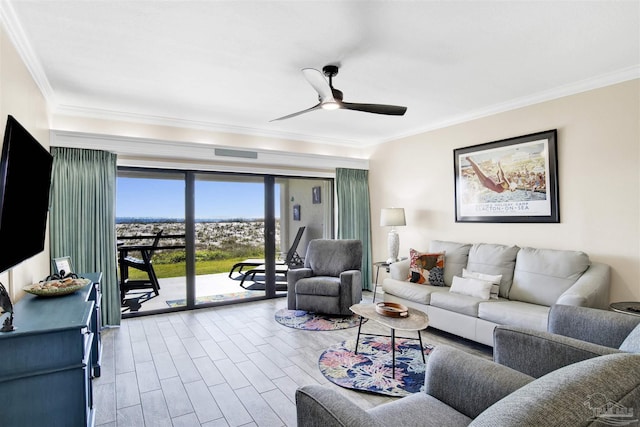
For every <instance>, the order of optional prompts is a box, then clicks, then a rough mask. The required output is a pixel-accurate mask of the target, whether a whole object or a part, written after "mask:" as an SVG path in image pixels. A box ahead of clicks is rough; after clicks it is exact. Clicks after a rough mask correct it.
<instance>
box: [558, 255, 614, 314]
mask: <svg viewBox="0 0 640 427" xmlns="http://www.w3.org/2000/svg"><path fill="white" fill-rule="evenodd" d="M610 270H611V267H609V266H608V265H607V264H603V263H600V262H591V265H590V266H589V268H588V269H587V271H585V272H584V273H583V274H582V276H580V278H579V279H578V280H576V282H575V283H574V284H573V285H572V286H571V287H570V288H569V289H567V290H566V291H564V292H563V293H562V295H560V297H559V298H558V300H557V301H556V304H564V305H576V306H580V307H593V308H601V309H606V308H607V306H608V305H609V287H610V282H611V277H610V276H611V272H610Z"/></svg>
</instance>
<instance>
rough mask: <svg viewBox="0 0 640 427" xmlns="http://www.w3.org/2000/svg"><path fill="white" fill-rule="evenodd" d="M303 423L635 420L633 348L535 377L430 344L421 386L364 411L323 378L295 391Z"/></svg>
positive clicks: (315, 426) (510, 424)
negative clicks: (421, 388)
mask: <svg viewBox="0 0 640 427" xmlns="http://www.w3.org/2000/svg"><path fill="white" fill-rule="evenodd" d="M296 409H297V418H298V425H299V426H304V427H346V426H348V427H378V426H379V427H383V426H384V427H386V426H396V427H405V426H407V427H429V426H433V427H454V426H456V427H457V426H460V427H463V426H481V427H496V426H500V427H539V426H563V427H565V426H566V427H569V426H571V427H573V426H594V427H596V426H603V425H636V424H637V423H638V418H639V415H640V355H637V354H629V353H619V354H609V355H606V356H599V357H594V358H592V359H588V360H583V361H582V362H578V363H575V364H572V365H569V366H565V367H563V368H560V369H558V370H556V371H554V372H551V373H549V374H547V375H544V376H542V377H541V378H538V379H535V378H533V377H530V376H528V375H525V374H523V373H521V372H518V371H516V370H513V369H511V368H507V367H506V366H502V365H500V364H497V363H494V362H491V361H489V360H486V359H483V358H480V357H478V356H474V355H471V354H468V353H465V352H463V351H462V350H458V349H455V348H453V347H449V346H446V345H444V344H440V345H437V346H436V347H435V349H434V350H433V351H432V352H431V354H429V358H428V360H427V370H426V372H425V389H424V391H420V392H417V393H414V394H412V395H410V396H406V397H403V398H400V399H397V400H394V401H392V402H389V403H384V404H382V405H379V406H376V407H374V408H371V409H367V410H364V409H362V408H360V407H359V406H358V405H357V404H356V403H354V402H353V401H351V400H350V399H348V398H346V397H345V396H344V395H343V394H342V393H339V392H338V391H337V390H335V386H332V385H329V386H326V385H317V384H314V385H305V386H302V387H300V388H298V389H297V390H296Z"/></svg>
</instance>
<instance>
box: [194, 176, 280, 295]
mask: <svg viewBox="0 0 640 427" xmlns="http://www.w3.org/2000/svg"><path fill="white" fill-rule="evenodd" d="M265 194H266V184H265V179H264V178H263V177H260V176H244V175H232V174H229V175H222V174H212V173H196V174H195V175H194V218H195V222H194V234H195V239H194V243H195V248H194V249H195V253H196V257H195V295H196V299H195V304H206V303H211V302H220V301H229V300H238V299H245V298H255V297H264V296H265V291H266V283H267V280H266V263H267V259H266V255H265V254H266V252H267V251H266V243H267V242H266V240H265V236H266V235H267V228H268V227H269V228H272V227H274V225H275V234H276V235H277V234H278V227H277V225H276V224H267V222H266V218H267V217H268V215H267V212H266V209H265V200H266V199H265ZM271 216H273V214H272V215H271ZM220 273H228V275H227V277H226V279H230V280H220V279H221V278H220V277H219V274H220Z"/></svg>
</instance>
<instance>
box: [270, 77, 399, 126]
mask: <svg viewBox="0 0 640 427" xmlns="http://www.w3.org/2000/svg"><path fill="white" fill-rule="evenodd" d="M302 74H303V75H304V77H305V78H306V79H307V81H308V82H309V84H310V85H311V86H312V87H313V88H314V89H315V91H316V92H318V100H319V101H320V102H319V103H318V104H316V105H314V106H313V107H311V108H307V109H306V110H302V111H298V112H296V113H293V114H288V115H286V116H283V117H279V118H277V119H273V120H271V121H272V122H274V121H277V120H284V119H290V118H292V117H295V116H299V115H300V114H304V113H308V112H309V111H313V110H317V109H323V110H354V111H362V112H365V113H374V114H384V115H391V116H402V115H404V113H405V112H406V111H407V107H402V106H398V105H385V104H361V103H354V102H343V101H342V99H343V95H344V94H343V93H342V91H340V90H338V89H336V88H334V87H333V78H334V77H335V76H336V75H337V74H338V66H337V65H325V66H324V67H322V72H320V71H318V70H316V69H315V68H303V69H302ZM323 75H324V76H326V77H328V78H329V81H328V82H327V80H326V79H325V78H324V76H323Z"/></svg>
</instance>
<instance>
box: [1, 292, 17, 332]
mask: <svg viewBox="0 0 640 427" xmlns="http://www.w3.org/2000/svg"><path fill="white" fill-rule="evenodd" d="M4 313H9V316H7V318H6V319H4V323H3V324H2V329H0V332H11V331H13V330H14V327H13V304H12V303H11V297H10V296H9V292H7V290H6V289H5V287H4V285H3V284H2V283H0V314H4Z"/></svg>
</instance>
